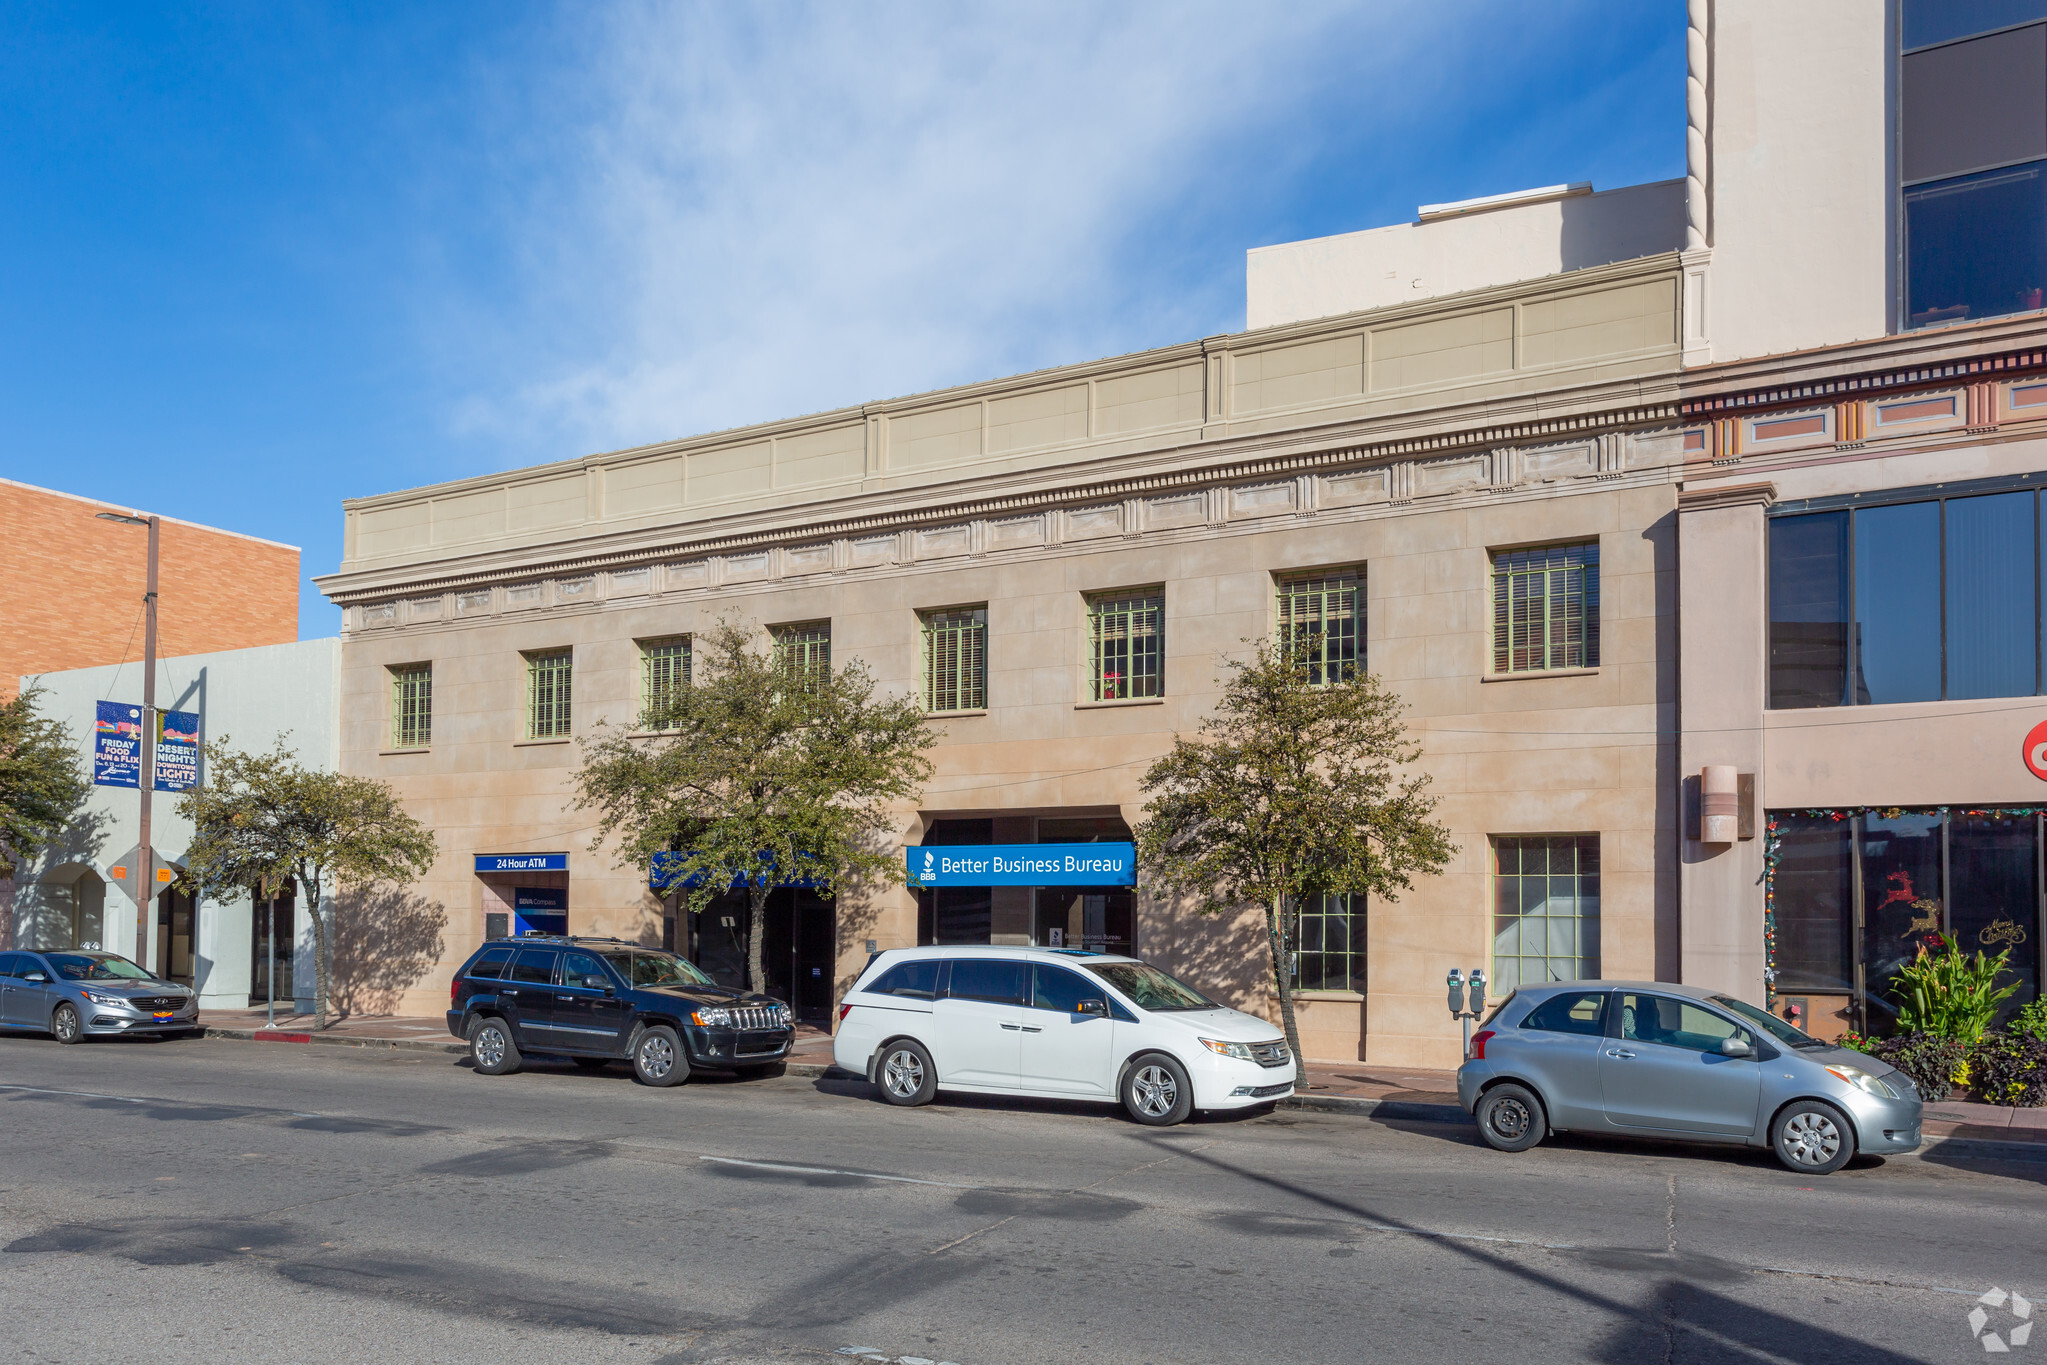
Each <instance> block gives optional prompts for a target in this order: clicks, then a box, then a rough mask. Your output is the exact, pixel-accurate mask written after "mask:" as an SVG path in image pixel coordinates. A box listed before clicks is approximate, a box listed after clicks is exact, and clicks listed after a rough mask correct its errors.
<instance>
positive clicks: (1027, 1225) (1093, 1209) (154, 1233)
mask: <svg viewBox="0 0 2047 1365" xmlns="http://www.w3.org/2000/svg"><path fill="white" fill-rule="evenodd" d="M0 1132H4V1142H0V1347H4V1348H5V1350H4V1354H5V1358H6V1359H8V1360H31V1361H80V1362H84V1361H92V1362H100V1361H112V1360H117V1359H119V1360H125V1361H148V1362H150V1365H175V1363H176V1362H182V1361H202V1360H204V1361H209V1362H216V1361H240V1360H250V1361H255V1360H261V1361H264V1362H266V1363H267V1362H277V1363H279V1365H283V1363H284V1362H295V1361H306V1362H344V1363H345V1365H358V1363H359V1362H384V1361H406V1362H409V1361H489V1362H513V1361H520V1362H523V1361H564V1362H576V1365H602V1363H604V1362H612V1361H621V1362H684V1361H735V1362H737V1361H762V1362H768V1361H774V1362H789V1361H820V1360H825V1359H841V1360H843V1359H845V1357H844V1356H835V1354H834V1353H836V1352H839V1351H841V1350H843V1349H845V1348H855V1347H863V1348H868V1349H870V1350H871V1351H873V1352H874V1353H876V1354H877V1355H883V1356H888V1357H911V1358H922V1359H927V1360H933V1361H956V1362H959V1363H960V1365H997V1363H998V1362H1012V1361H1053V1362H1067V1361H1113V1362H1126V1361H1127V1362H1131V1363H1132V1365H1167V1362H1183V1361H1186V1362H1240V1361H1261V1360H1278V1361H1317V1362H1319V1361H1331V1362H1338V1361H1340V1362H1354V1361H1362V1360H1396V1361H1409V1360H1413V1361H1429V1362H1437V1361H1453V1360H1473V1361H1484V1362H1488V1365H1491V1363H1492V1362H1512V1363H1513V1365H1521V1363H1522V1362H1545V1361H1563V1360H1571V1361H1580V1360H1589V1361H1612V1362H1630V1363H1631V1365H1632V1363H1633V1362H1642V1361H1652V1362H1663V1361H1673V1362H1684V1361H1759V1360H1790V1361H1801V1362H1817V1361H1836V1360H1838V1361H1854V1362H1858V1365H1885V1363H1886V1362H1893V1361H1904V1360H1913V1361H1948V1360H1955V1361H1960V1360H1968V1359H1977V1358H1980V1357H1981V1356H1982V1355H1983V1354H1984V1352H1983V1348H1982V1346H1981V1345H1980V1344H1978V1342H1977V1341H1976V1340H1975V1339H1974V1338H1973V1337H1972V1335H1971V1331H1970V1327H1969V1324H1968V1321H1967V1316H1968V1313H1969V1311H1970V1309H1971V1308H1972V1307H1974V1306H1975V1304H1974V1299H1975V1296H1976V1295H1978V1294H1980V1293H1982V1292H1984V1291H1985V1290H1987V1289H1989V1288H1990V1287H1992V1286H2000V1287H2003V1288H2005V1289H2018V1290H2020V1291H2022V1292H2023V1293H2024V1294H2025V1295H2026V1297H2027V1298H2028V1299H2032V1298H2039V1299H2042V1300H2047V1217H2043V1214H2047V1165H1998V1164H1990V1163H1980V1164H1979V1163H1971V1164H1970V1165H1968V1166H1966V1167H1965V1166H1964V1165H1962V1164H1959V1163H1958V1162H1956V1161H1952V1160H1950V1161H1947V1162H1944V1163H1937V1162H1935V1161H1933V1160H1918V1159H1893V1160H1891V1161H1889V1162H1866V1163H1860V1164H1858V1165H1856V1166H1854V1167H1851V1168H1850V1169H1848V1170H1846V1171H1843V1172H1841V1173H1840V1174H1838V1175H1834V1176H1831V1177H1826V1178H1822V1179H1817V1180H1809V1179H1801V1178H1799V1177H1796V1176H1793V1175H1791V1174H1790V1173H1788V1172H1785V1171H1782V1170H1779V1169H1778V1168H1777V1167H1776V1166H1775V1165H1774V1164H1772V1163H1771V1162H1769V1161H1768V1160H1767V1159H1765V1158H1762V1157H1757V1156H1751V1155H1746V1154H1740V1153H1727V1152H1716V1151H1710V1150H1704V1149H1695V1148H1693V1149H1687V1148H1664V1147H1653V1146H1622V1145H1612V1144H1595V1143H1593V1142H1590V1141H1584V1142H1579V1141H1569V1140H1566V1141H1560V1142H1556V1143H1552V1144H1546V1145H1544V1146H1542V1147H1539V1148H1537V1149H1536V1150H1535V1151H1533V1152H1529V1153H1526V1154H1523V1155H1521V1156H1503V1155H1500V1154H1498V1153H1494V1152H1491V1151H1488V1150H1486V1149H1484V1148H1481V1147H1479V1146H1477V1145H1476V1142H1475V1139H1474V1138H1473V1136H1472V1134H1471V1132H1470V1130H1468V1129H1466V1128H1461V1127H1457V1126H1452V1125H1437V1124H1413V1123H1400V1122H1373V1121H1369V1120H1361V1119H1357V1118H1350V1117H1338V1116H1333V1115H1330V1116H1325V1115H1318V1114H1306V1113H1280V1114H1268V1115H1264V1116H1261V1117H1252V1118H1239V1119H1233V1120H1220V1121H1206V1122H1196V1123H1192V1124H1188V1125H1185V1126H1182V1127H1180V1128H1175V1129H1168V1130H1165V1131H1158V1130H1153V1129H1145V1128H1140V1127H1138V1126H1136V1125H1134V1124H1132V1123H1130V1122H1128V1121H1126V1120H1124V1119H1122V1118H1121V1117H1119V1116H1116V1115H1114V1114H1111V1113H1109V1112H1107V1111H1099V1110H1092V1109H1088V1108H1085V1107H1080V1106H1061V1105H1049V1104H1036V1103H1030V1102H1024V1101H1017V1102H1012V1103H997V1102H980V1101H967V1102H947V1101H941V1102H940V1103H938V1104H936V1105H933V1106H931V1107H929V1108H925V1109H919V1110H907V1111H906V1110H899V1109H893V1108H890V1107H888V1106H886V1105H884V1104H882V1103H881V1102H880V1101H879V1100H878V1099H877V1098H876V1097H875V1096H874V1094H873V1092H871V1091H870V1090H868V1088H867V1087H865V1086H864V1085H862V1084H859V1083H856V1082H850V1081H849V1082H839V1081H816V1080H807V1079H797V1078H793V1077H791V1078H784V1079H780V1080H770V1081H753V1082H744V1083H740V1082H702V1081H698V1082H692V1083H691V1084H689V1085H687V1086H685V1087H682V1088H680V1089H676V1090H666V1091H660V1090H649V1089H645V1088H642V1087H640V1086H637V1085H634V1084H633V1083H632V1081H631V1080H630V1078H629V1077H628V1076H626V1075H625V1074H624V1072H623V1071H622V1070H615V1071H611V1072H607V1073H601V1074H600V1073H584V1072H579V1071H576V1070H573V1069H571V1068H567V1067H557V1066H552V1065H541V1066H536V1067H534V1068H532V1069H530V1070H528V1071H526V1072H524V1073H522V1074H519V1075H516V1076H510V1077H500V1078H488V1077H482V1076H477V1075H475V1074H473V1073H472V1072H471V1071H470V1070H469V1069H468V1068H467V1065H466V1063H464V1062H462V1061H459V1060H457V1059H454V1058H449V1057H443V1056H437V1055H431V1054H421V1053H411V1054H400V1053H375V1052H359V1051H356V1050H354V1049H345V1048H319V1047H290V1046H279V1045H270V1044H250V1043H238V1042H227V1041H192V1042H180V1043H163V1044H149V1043H144V1042H137V1041H131V1042H127V1043H120V1044H98V1045H89V1046H85V1047H77V1048H59V1047H58V1046H56V1045H55V1044H53V1043H50V1042H47V1041H45V1040H42V1039H28V1038H4V1039H0ZM2036 1316H2047V1310H2043V1313H2042V1314H2040V1315H2036ZM2016 1322H2017V1319H2015V1318H2013V1317H2012V1315H2011V1311H2010V1309H2009V1307H2005V1308H2001V1309H1999V1310H1997V1311H1996V1312H1995V1313H1992V1314H1991V1321H1990V1324H1989V1325H1990V1327H1991V1328H1992V1329H2000V1328H2002V1329H2009V1327H2011V1326H2013V1325H2016ZM2030 1350H2041V1351H2047V1333H2043V1338H2042V1340H2041V1341H2039V1342H2038V1343H2028V1344H2027V1345H2026V1346H2024V1347H2021V1348H2019V1350H2018V1351H2016V1352H2014V1354H2015V1355H2019V1358H2021V1359H2022V1358H2023V1355H2022V1354H2021V1353H2022V1352H2025V1351H2030Z"/></svg>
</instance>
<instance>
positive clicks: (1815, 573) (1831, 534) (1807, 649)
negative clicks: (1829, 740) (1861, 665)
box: [1770, 512, 1848, 708]
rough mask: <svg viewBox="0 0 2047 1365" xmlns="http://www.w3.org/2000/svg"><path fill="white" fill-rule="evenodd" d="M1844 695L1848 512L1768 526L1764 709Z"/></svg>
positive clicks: (1821, 702) (1832, 702) (1832, 701)
mask: <svg viewBox="0 0 2047 1365" xmlns="http://www.w3.org/2000/svg"><path fill="white" fill-rule="evenodd" d="M1847 696H1848V514H1847V513H1846V512H1819V513H1815V514H1813V515H1811V516H1803V517H1777V518H1775V519H1773V520H1772V521H1771V522H1770V705H1771V706H1773V707H1779V708H1790V707H1804V706H1839V705H1841V704H1842V702H1844V701H1845V700H1847Z"/></svg>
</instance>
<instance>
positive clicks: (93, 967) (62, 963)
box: [49, 953, 156, 981]
mask: <svg viewBox="0 0 2047 1365" xmlns="http://www.w3.org/2000/svg"><path fill="white" fill-rule="evenodd" d="M49 957H50V965H51V966H52V967H55V968H56V969H57V975H58V976H61V977H63V978H64V979H65V980H66V981H154V980H156V978H155V977H153V976H151V975H150V974H149V973H148V972H145V971H143V970H142V969H141V968H140V967H138V966H136V965H135V964H134V963H132V962H130V961H129V960H128V959H127V958H125V957H115V956H114V955H113V954H112V953H51V954H50V955H49Z"/></svg>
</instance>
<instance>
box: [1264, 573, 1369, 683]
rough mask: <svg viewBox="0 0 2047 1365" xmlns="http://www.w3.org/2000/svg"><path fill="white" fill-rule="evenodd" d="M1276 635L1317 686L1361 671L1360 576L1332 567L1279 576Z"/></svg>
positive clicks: (1362, 612)
mask: <svg viewBox="0 0 2047 1365" xmlns="http://www.w3.org/2000/svg"><path fill="white" fill-rule="evenodd" d="M1279 638H1280V641H1281V642H1282V643H1283V644H1284V645H1285V647H1286V649H1287V651H1288V652H1289V653H1290V654H1292V656H1293V657H1294V658H1295V659H1297V660H1299V661H1300V662H1301V663H1302V664H1303V665H1305V666H1306V668H1307V670H1308V680H1309V681H1310V682H1312V683H1314V684H1315V685H1316V686H1317V687H1323V686H1327V685H1328V684H1330V683H1338V682H1342V681H1343V680H1344V679H1345V678H1348V677H1349V676H1350V675H1351V674H1353V673H1359V672H1363V671H1364V667H1365V595H1364V579H1363V576H1362V575H1361V574H1359V573H1358V571H1357V570H1355V569H1331V570H1328V571H1326V572H1323V573H1310V574H1288V575H1286V576H1285V577H1283V578H1281V579H1280V580H1279Z"/></svg>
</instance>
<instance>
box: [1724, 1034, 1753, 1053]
mask: <svg viewBox="0 0 2047 1365" xmlns="http://www.w3.org/2000/svg"><path fill="white" fill-rule="evenodd" d="M1720 1054H1721V1055H1722V1056H1723V1057H1751V1056H1754V1055H1755V1049H1754V1048H1752V1047H1750V1046H1749V1045H1748V1043H1747V1042H1746V1041H1744V1040H1743V1039H1740V1038H1722V1039H1721V1040H1720Z"/></svg>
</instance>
